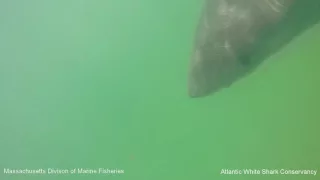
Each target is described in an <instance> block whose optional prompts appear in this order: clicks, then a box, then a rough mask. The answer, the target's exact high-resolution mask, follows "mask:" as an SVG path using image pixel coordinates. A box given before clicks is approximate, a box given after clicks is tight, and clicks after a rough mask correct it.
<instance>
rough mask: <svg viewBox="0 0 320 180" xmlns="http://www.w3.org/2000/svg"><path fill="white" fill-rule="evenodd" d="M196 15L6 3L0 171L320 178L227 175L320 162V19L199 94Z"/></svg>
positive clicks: (148, 0) (146, 179)
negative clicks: (189, 80) (190, 72)
mask: <svg viewBox="0 0 320 180" xmlns="http://www.w3.org/2000/svg"><path fill="white" fill-rule="evenodd" d="M200 10H201V2H200V1H191V0H188V1H186V0H177V1H169V0H164V1H155V0H135V1H129V0H126V1H120V0H105V1H98V0H94V1H88V0H66V1H65V0H55V1H43V0H30V1H22V0H20V1H9V0H0V143H1V145H0V168H1V169H0V179H1V180H2V179H4V180H7V179H14V180H16V179H19V180H20V179H23V180H29V179H30V180H31V179H32V180H33V179H44V180H46V179H124V180H171V179H173V180H177V179H183V180H196V179H199V180H208V179H290V180H291V179H317V178H318V177H319V174H320V172H318V173H317V176H312V175H307V176H290V175H288V176H280V175H278V176H262V175H252V176H244V175H240V176H232V175H229V176H228V175H220V171H221V169H243V168H252V169H261V168H269V169H273V168H277V169H281V168H284V169H290V168H291V169H318V168H319V167H320V155H319V152H320V141H319V137H320V131H319V125H320V122H319V120H320V111H319V107H320V95H319V92H320V81H319V77H320V71H319V67H320V61H319V57H320V51H319V48H320V33H319V32H320V24H318V25H315V26H314V27H313V28H310V29H308V30H307V31H305V32H304V33H303V34H301V35H300V36H298V37H296V38H295V39H294V40H293V41H292V42H291V43H290V44H288V45H287V46H286V47H285V48H283V49H282V50H281V51H279V52H278V53H277V54H274V55H273V56H272V57H270V58H269V59H268V61H266V63H264V64H263V65H262V66H260V67H259V68H258V70H257V71H255V72H254V73H252V74H250V75H249V76H248V77H247V78H244V79H242V80H240V81H238V82H237V83H235V84H234V85H233V86H232V87H231V88H229V89H226V90H223V91H221V92H219V93H217V94H215V95H214V96H209V97H206V98H202V99H190V98H188V96H187V90H186V75H187V68H188V67H187V66H188V61H189V55H190V50H191V47H192V44H191V43H192V37H193V34H194V33H193V32H194V30H195V27H196V24H197V21H198V18H199V15H200ZM4 168H12V169H25V168H29V169H39V168H42V169H47V168H59V169H73V168H90V169H95V168H109V169H121V170H124V173H123V174H117V175H101V174H100V175H97V174H91V175H79V174H73V175H72V174H65V175H61V174H60V175H54V174H45V175H8V174H4V170H3V169H4ZM318 170H319V169H318Z"/></svg>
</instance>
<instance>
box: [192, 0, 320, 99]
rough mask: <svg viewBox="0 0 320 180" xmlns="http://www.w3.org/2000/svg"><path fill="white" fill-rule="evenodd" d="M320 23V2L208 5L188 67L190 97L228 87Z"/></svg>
mask: <svg viewBox="0 0 320 180" xmlns="http://www.w3.org/2000/svg"><path fill="white" fill-rule="evenodd" d="M319 19H320V1H319V0H205V2H204V7H203V10H202V15H201V18H200V21H199V23H198V27H197V29H196V35H195V39H194V47H193V52H192V56H191V60H190V65H189V74H188V94H189V96H190V97H203V96H207V95H210V94H213V93H215V92H217V91H219V90H221V89H223V88H226V87H229V86H230V85H231V84H233V83H234V82H235V81H237V80H238V79H240V78H241V77H244V76H245V75H246V74H248V73H250V72H252V71H253V70H254V69H255V68H256V67H257V66H258V65H259V64H260V63H261V62H263V60H265V59H266V58H267V57H268V56H270V55H271V54H274V53H275V52H277V51H278V50H279V49H281V47H283V46H285V45H286V44H287V43H289V42H290V41H291V40H292V39H293V38H294V37H296V36H297V35H299V34H300V33H301V32H303V31H304V30H306V29H307V28H309V27H310V26H312V25H314V24H316V23H317V22H318V20H319Z"/></svg>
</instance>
